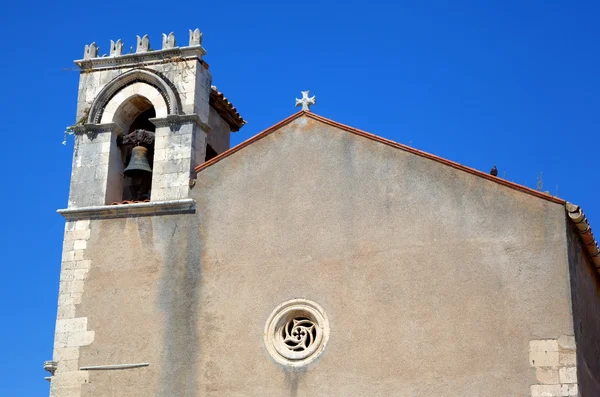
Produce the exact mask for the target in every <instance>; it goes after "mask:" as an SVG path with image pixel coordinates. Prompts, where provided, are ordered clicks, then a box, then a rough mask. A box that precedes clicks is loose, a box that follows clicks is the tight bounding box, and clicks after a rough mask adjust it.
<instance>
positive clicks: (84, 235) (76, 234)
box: [71, 228, 90, 240]
mask: <svg viewBox="0 0 600 397" xmlns="http://www.w3.org/2000/svg"><path fill="white" fill-rule="evenodd" d="M71 233H72V237H73V240H87V239H89V238H90V229H89V228H87V229H84V230H75V231H73V232H71Z"/></svg>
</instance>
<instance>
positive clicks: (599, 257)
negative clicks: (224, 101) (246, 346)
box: [194, 110, 600, 274]
mask: <svg viewBox="0 0 600 397" xmlns="http://www.w3.org/2000/svg"><path fill="white" fill-rule="evenodd" d="M301 116H306V117H310V118H311V119H314V120H318V121H320V122H322V123H325V124H327V125H330V126H332V127H336V128H339V129H341V130H344V131H347V132H350V133H352V134H355V135H358V136H362V137H364V138H367V139H370V140H372V141H375V142H379V143H382V144H384V145H387V146H391V147H393V148H396V149H400V150H404V151H405V152H408V153H412V154H414V155H417V156H420V157H424V158H426V159H429V160H433V161H435V162H438V163H441V164H444V165H447V166H449V167H452V168H456V169H458V170H461V171H464V172H467V173H469V174H471V175H475V176H478V177H480V178H483V179H487V180H488V181H492V182H495V183H498V184H500V185H503V186H506V187H508V188H511V189H514V190H517V191H520V192H522V193H525V194H529V195H531V196H535V197H538V198H541V199H544V200H547V201H550V202H553V203H556V204H561V205H562V206H563V207H564V208H565V211H566V212H567V217H568V219H570V221H571V222H572V223H573V224H574V225H575V227H576V229H577V232H578V234H579V237H580V240H581V242H582V243H583V245H584V246H585V249H586V251H587V254H588V256H589V258H590V260H591V262H592V264H593V265H594V266H595V267H596V271H597V273H598V274H600V248H599V246H598V243H597V241H596V239H595V238H594V235H593V233H592V228H591V227H590V224H589V223H588V220H587V218H586V217H585V215H584V213H583V211H582V210H581V208H580V207H579V206H577V205H575V204H572V203H569V202H567V201H565V200H563V199H561V198H559V197H555V196H552V195H549V194H546V193H543V192H540V191H538V190H534V189H531V188H528V187H527V186H523V185H519V184H518V183H514V182H510V181H507V180H505V179H502V178H498V177H496V176H493V175H490V174H487V173H485V172H482V171H479V170H476V169H474V168H471V167H467V166H465V165H462V164H459V163H457V162H454V161H451V160H448V159H445V158H442V157H439V156H436V155H434V154H431V153H427V152H424V151H421V150H418V149H415V148H413V147H410V146H406V145H403V144H401V143H398V142H394V141H391V140H389V139H385V138H382V137H380V136H377V135H373V134H371V133H368V132H365V131H362V130H359V129H357V128H353V127H350V126H347V125H345V124H341V123H338V122H336V121H333V120H330V119H328V118H325V117H322V116H319V115H316V114H314V113H312V112H308V111H305V110H301V111H299V112H297V113H294V114H292V115H291V116H289V117H287V118H285V119H283V120H281V121H280V122H279V123H277V124H275V125H272V126H271V127H269V128H267V129H266V130H264V131H262V132H260V133H259V134H257V135H255V136H253V137H252V138H250V139H248V140H246V141H244V142H242V143H240V144H239V145H236V146H234V147H232V148H231V149H229V150H227V151H225V152H223V153H221V154H219V155H218V156H216V157H214V158H212V159H211V160H209V161H207V162H205V163H202V164H200V165H198V166H196V167H195V168H194V171H195V172H196V173H199V172H200V171H202V170H203V169H205V168H208V167H210V166H211V165H213V164H215V163H218V162H219V161H221V160H223V159H225V158H227V157H229V156H231V155H232V154H234V153H235V152H238V151H240V150H242V149H243V148H245V147H246V146H249V145H251V144H252V143H254V142H256V141H258V140H260V139H262V138H264V137H266V136H267V135H270V134H271V133H272V132H275V131H276V130H278V129H279V128H281V127H283V126H285V125H286V124H289V123H291V122H292V121H294V120H296V119H297V118H299V117H301Z"/></svg>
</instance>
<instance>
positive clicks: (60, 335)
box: [54, 332, 69, 349]
mask: <svg viewBox="0 0 600 397" xmlns="http://www.w3.org/2000/svg"><path fill="white" fill-rule="evenodd" d="M68 341H69V333H68V332H55V333H54V349H58V348H64V347H67V343H68Z"/></svg>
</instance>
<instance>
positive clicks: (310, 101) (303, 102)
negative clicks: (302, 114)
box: [296, 91, 317, 112]
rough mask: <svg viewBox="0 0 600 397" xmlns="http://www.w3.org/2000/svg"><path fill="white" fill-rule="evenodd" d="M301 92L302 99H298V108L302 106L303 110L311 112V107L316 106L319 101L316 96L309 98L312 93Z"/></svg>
mask: <svg viewBox="0 0 600 397" xmlns="http://www.w3.org/2000/svg"><path fill="white" fill-rule="evenodd" d="M301 92H302V99H298V98H296V107H298V106H302V110H305V111H307V112H310V105H316V104H317V99H316V97H315V96H314V95H313V96H312V97H310V98H309V97H308V95H309V94H310V91H301Z"/></svg>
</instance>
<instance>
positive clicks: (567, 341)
mask: <svg viewBox="0 0 600 397" xmlns="http://www.w3.org/2000/svg"><path fill="white" fill-rule="evenodd" d="M529 362H530V364H531V366H532V367H534V368H535V377H536V379H537V381H538V384H537V385H533V386H531V397H561V396H578V395H579V394H578V386H577V363H576V348H575V337H574V336H571V335H563V336H561V337H560V338H558V339H547V340H534V341H531V342H529Z"/></svg>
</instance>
